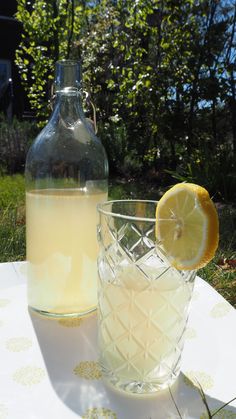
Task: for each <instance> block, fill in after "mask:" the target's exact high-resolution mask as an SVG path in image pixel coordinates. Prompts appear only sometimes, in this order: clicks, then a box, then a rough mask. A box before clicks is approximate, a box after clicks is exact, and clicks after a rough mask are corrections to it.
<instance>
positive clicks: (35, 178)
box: [25, 60, 108, 317]
mask: <svg viewBox="0 0 236 419" xmlns="http://www.w3.org/2000/svg"><path fill="white" fill-rule="evenodd" d="M80 73H81V71H80V64H79V63H78V62H76V61H72V60H63V61H59V62H57V63H56V78H55V103H54V109H53V112H52V115H51V117H50V120H49V122H48V124H47V125H46V126H45V127H44V129H43V130H42V131H41V132H40V134H39V135H38V136H37V138H36V139H35V141H34V143H33V144H32V146H31V148H30V149H29V152H28V154H27V159H26V168H25V177H26V253H27V261H28V264H27V285H28V304H29V307H30V308H31V309H34V310H35V311H37V312H39V313H41V314H45V315H49V316H58V317H61V316H82V315H85V314H88V313H89V312H91V311H93V310H94V309H95V308H96V306H97V265H96V258H97V253H98V245H97V238H96V226H97V213H96V206H97V204H98V203H100V202H102V201H104V200H105V199H107V187H108V186H107V184H108V162H107V157H106V153H105V150H104V148H103V146H102V144H101V142H100V141H99V139H98V138H97V137H96V135H95V132H94V129H93V126H92V123H91V122H89V120H88V119H86V118H85V115H84V113H83V110H82V105H81V79H80Z"/></svg>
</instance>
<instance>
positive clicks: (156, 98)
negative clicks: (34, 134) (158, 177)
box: [17, 0, 236, 199]
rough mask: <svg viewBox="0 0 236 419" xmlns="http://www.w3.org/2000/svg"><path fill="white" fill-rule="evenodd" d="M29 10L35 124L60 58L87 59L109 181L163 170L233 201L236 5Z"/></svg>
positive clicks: (85, 4) (27, 77) (29, 83)
mask: <svg viewBox="0 0 236 419" xmlns="http://www.w3.org/2000/svg"><path fill="white" fill-rule="evenodd" d="M27 4H28V3H27V1H26V0H18V12H17V17H18V19H19V20H21V21H22V23H23V27H24V35H23V38H22V42H21V44H20V46H19V48H18V52H17V64H18V66H19V67H20V69H21V73H22V77H23V82H24V84H25V87H26V89H28V95H29V98H30V101H31V104H32V106H33V107H34V109H36V110H37V115H38V117H39V118H42V119H45V118H46V116H47V114H48V111H47V109H48V107H47V105H48V96H49V86H48V84H47V83H48V82H47V81H48V80H49V82H51V80H52V69H53V65H54V63H55V61H56V60H57V59H58V58H68V57H74V58H78V57H81V59H82V62H83V82H84V89H85V90H87V91H88V92H89V93H90V94H91V96H92V98H93V101H94V102H95V104H96V108H97V114H98V120H99V128H100V136H101V138H102V140H103V141H104V144H105V146H106V149H107V151H108V155H109V159H110V166H111V168H112V170H111V171H112V173H113V174H115V173H118V174H122V175H124V176H127V175H128V176H133V175H136V176H137V175H142V176H143V175H144V173H147V174H148V176H149V175H150V172H152V173H153V174H157V173H158V174H160V173H162V172H163V170H164V169H167V170H169V171H172V172H173V173H175V174H176V173H177V176H183V177H184V178H189V179H194V180H195V181H197V182H198V183H203V184H207V185H208V184H209V185H210V186H209V187H210V189H211V190H213V189H214V188H215V190H214V193H215V192H216V191H217V192H219V194H221V195H222V196H224V198H225V199H228V197H229V196H230V195H231V191H232V189H233V188H234V181H233V182H232V181H231V179H232V177H234V176H235V166H234V161H235V159H236V123H235V121H236V93H235V70H236V67H235V37H236V32H235V31H236V13H235V2H234V0H227V1H225V0H219V1H217V2H214V1H211V0H200V1H198V2H195V1H192V0H185V1H183V0H182V1H178V2H176V1H175V0H168V1H165V2H163V1H161V0H139V1H133V0H125V1H124V0H115V1H112V0H100V1H98V0H97V1H94V2H90V1H82V0H61V1H60V2H58V1H57V0H50V1H46V0H34V1H33V2H32V4H33V5H32V6H30V7H31V8H30V9H29V8H28V9H27V7H28V6H27ZM228 149H230V150H231V151H230V154H228V155H227V150H228ZM214 155H215V156H217V157H216V158H215V159H214V161H212V162H210V161H209V157H211V156H214ZM225 159H226V160H225ZM228 159H229V162H228ZM210 160H211V158H210ZM198 161H200V163H196V162H198ZM227 162H228V163H227ZM222 163H224V170H223V174H222V176H221V178H220V176H219V175H218V173H219V166H220V164H222ZM203 174H204V177H206V179H207V180H205V181H204V182H202V177H203ZM213 177H215V180H212V179H211V178H213ZM231 182H232V185H230V183H231Z"/></svg>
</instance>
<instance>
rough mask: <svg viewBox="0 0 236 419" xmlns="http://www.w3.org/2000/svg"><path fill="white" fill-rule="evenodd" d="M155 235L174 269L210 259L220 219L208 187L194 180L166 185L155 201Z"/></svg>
mask: <svg viewBox="0 0 236 419" xmlns="http://www.w3.org/2000/svg"><path fill="white" fill-rule="evenodd" d="M156 238H157V241H158V242H159V244H160V245H161V246H162V248H163V249H164V251H165V253H166V255H167V257H168V259H169V261H170V264H171V265H172V266H174V267H176V268H177V269H182V270H191V269H199V268H202V267H203V266H205V265H206V264H207V263H208V262H210V260H211V259H212V258H213V256H214V254H215V251H216V249H217V247H218V242H219V221H218V215H217V212H216V209H215V206H214V204H213V202H212V200H211V198H210V196H209V193H208V192H207V190H206V189H204V188H203V187H201V186H199V185H195V184H193V183H178V184H177V185H175V186H173V187H172V188H171V189H169V190H168V191H167V192H166V193H165V194H164V195H163V196H162V198H161V199H160V201H159V202H158V205H157V209H156Z"/></svg>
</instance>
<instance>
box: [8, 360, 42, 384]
mask: <svg viewBox="0 0 236 419" xmlns="http://www.w3.org/2000/svg"><path fill="white" fill-rule="evenodd" d="M45 375H46V374H45V371H44V370H43V369H42V368H39V367H33V366H30V365H28V366H26V367H21V368H18V369H17V370H16V371H15V373H14V374H13V380H14V381H16V382H17V383H18V384H22V385H23V386H32V385H34V384H39V383H40V382H41V381H42V380H43V379H44V378H45Z"/></svg>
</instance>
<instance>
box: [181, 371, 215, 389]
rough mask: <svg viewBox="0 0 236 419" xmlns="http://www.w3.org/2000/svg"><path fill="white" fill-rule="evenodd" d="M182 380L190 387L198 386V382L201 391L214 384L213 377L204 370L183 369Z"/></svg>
mask: <svg viewBox="0 0 236 419" xmlns="http://www.w3.org/2000/svg"><path fill="white" fill-rule="evenodd" d="M184 382H185V384H187V385H188V386H191V387H199V384H200V385H201V387H202V389H203V391H206V390H209V389H210V388H212V387H213V386H214V381H213V378H212V377H211V376H210V375H209V374H206V373H205V372H204V371H185V372H184Z"/></svg>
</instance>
